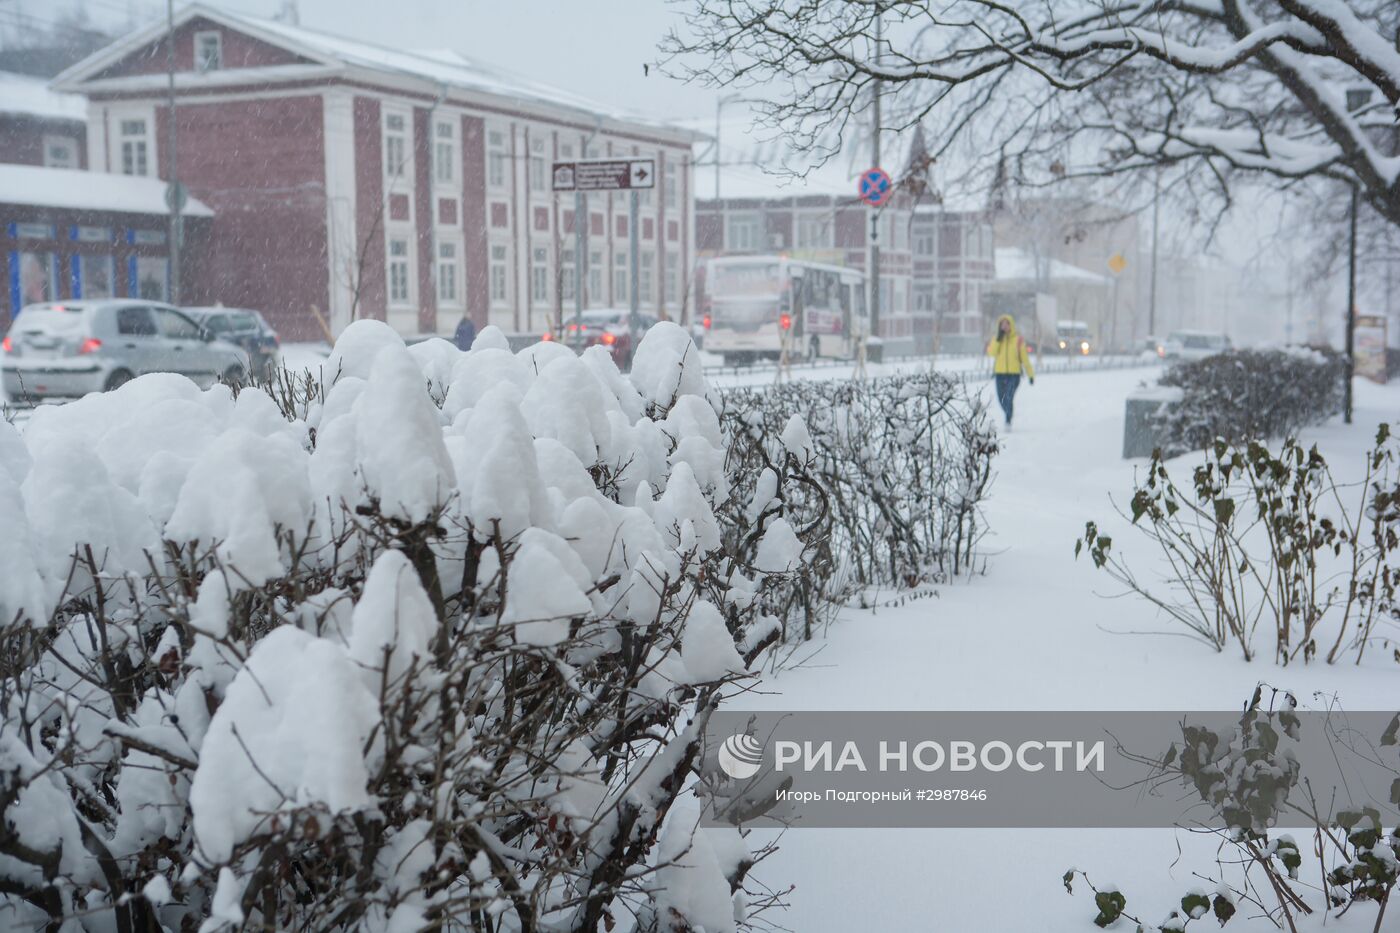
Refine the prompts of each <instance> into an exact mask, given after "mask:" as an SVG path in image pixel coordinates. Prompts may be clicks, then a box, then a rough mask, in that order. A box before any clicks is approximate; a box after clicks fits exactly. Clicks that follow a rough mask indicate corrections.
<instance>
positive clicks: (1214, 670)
mask: <svg viewBox="0 0 1400 933" xmlns="http://www.w3.org/2000/svg"><path fill="white" fill-rule="evenodd" d="M1155 378H1156V373H1155V371H1154V370H1152V369H1149V368H1143V369H1137V370H1128V371H1119V372H1085V373H1081V374H1079V375H1076V376H1075V377H1074V378H1057V377H1049V376H1048V377H1047V378H1045V379H1042V380H1037V383H1036V385H1035V386H1034V387H1033V388H1023V389H1022V391H1021V392H1020V394H1019V395H1018V396H1017V400H1016V401H1017V418H1016V422H1017V423H1016V429H1015V432H1014V433H1012V434H1010V435H1009V436H1008V437H1006V439H1005V450H1004V452H1003V453H1002V455H1001V456H1000V458H999V460H998V477H997V479H996V483H995V486H994V488H993V491H992V496H991V500H990V502H989V503H988V508H987V518H988V521H989V522H990V525H991V528H992V529H993V534H992V537H991V538H990V539H989V540H988V541H987V542H986V550H987V551H989V552H990V553H991V554H992V556H991V559H990V562H989V564H988V567H987V572H986V574H985V576H982V577H979V578H977V579H975V580H973V581H971V582H964V583H958V584H955V585H952V586H948V587H945V588H943V589H942V590H941V592H940V594H939V597H938V598H937V599H927V600H922V601H918V602H914V603H911V604H906V605H905V606H903V607H901V608H898V609H884V610H878V611H873V612H863V611H848V612H846V613H845V614H844V616H843V618H842V619H841V620H840V621H839V622H838V623H837V624H836V625H835V626H833V628H832V629H831V631H830V632H829V635H828V638H827V639H826V641H825V644H824V645H822V646H820V648H819V649H818V650H817V652H816V654H815V655H814V656H813V657H812V658H811V659H810V661H809V663H807V664H806V666H804V667H802V668H799V669H792V670H787V671H783V672H781V673H779V674H778V675H776V676H774V677H772V678H770V679H769V680H767V681H766V682H765V684H763V685H762V687H761V688H760V689H761V690H762V691H764V692H763V693H760V694H752V695H749V696H747V697H745V698H743V699H741V700H738V701H736V703H735V704H732V705H731V708H734V707H747V708H757V709H772V710H843V709H846V710H1035V709H1044V710H1077V709H1078V710H1084V709H1144V710H1154V709H1172V710H1175V709H1180V710H1190V709H1199V710H1205V709H1235V708H1238V706H1239V704H1240V703H1242V702H1243V701H1244V700H1247V699H1248V697H1249V694H1250V693H1251V692H1252V690H1253V688H1254V686H1255V684H1256V683H1258V682H1259V681H1261V680H1263V681H1267V682H1269V683H1271V684H1274V685H1276V686H1280V687H1284V688H1288V689H1291V690H1293V691H1294V692H1295V693H1296V695H1298V696H1299V698H1300V699H1302V700H1304V702H1305V703H1306V702H1308V701H1309V700H1310V699H1311V697H1312V696H1313V692H1314V691H1322V692H1325V693H1329V694H1330V693H1336V694H1337V695H1339V696H1340V698H1341V699H1342V701H1343V702H1344V704H1345V705H1346V706H1347V707H1348V708H1350V709H1358V710H1359V709H1388V708H1393V707H1394V705H1395V702H1396V699H1397V697H1400V691H1397V689H1396V687H1397V685H1400V669H1397V667H1396V665H1395V664H1394V662H1393V661H1391V660H1390V658H1389V652H1374V653H1373V657H1372V659H1370V660H1368V663H1367V665H1366V666H1365V667H1363V668H1361V669H1357V668H1355V667H1353V666H1351V665H1350V664H1346V665H1337V666H1335V667H1328V666H1327V665H1325V664H1319V663H1314V664H1312V665H1310V666H1307V667H1303V666H1294V667H1291V668H1288V669H1286V670H1285V669H1281V668H1278V667H1275V666H1274V665H1273V664H1272V663H1271V662H1270V661H1268V660H1265V661H1256V662H1254V663H1252V664H1249V663H1245V662H1243V661H1241V660H1238V658H1237V657H1236V656H1235V655H1233V654H1228V653H1227V654H1225V655H1217V654H1214V653H1213V652H1212V651H1211V650H1210V649H1209V648H1208V647H1206V646H1204V645H1202V644H1200V643H1197V642H1194V641H1189V640H1187V639H1184V638H1180V637H1173V636H1167V635H1138V634H1124V633H1126V632H1129V631H1146V630H1156V631H1171V629H1170V628H1169V627H1168V624H1167V623H1166V622H1163V621H1159V620H1158V619H1156V618H1155V616H1154V613H1153V611H1152V609H1151V607H1150V606H1148V605H1146V604H1145V603H1141V602H1139V601H1132V600H1129V599H1107V598H1105V596H1107V595H1109V594H1111V593H1112V592H1113V590H1112V583H1111V581H1109V580H1108V579H1107V577H1105V576H1103V575H1102V574H1101V573H1097V572H1095V571H1094V570H1093V569H1092V566H1091V565H1090V563H1089V562H1088V561H1087V560H1081V561H1078V562H1076V561H1075V560H1074V541H1075V539H1076V537H1077V536H1078V535H1080V534H1082V533H1083V529H1084V522H1085V520H1086V519H1090V518H1093V519H1098V520H1100V521H1101V523H1104V524H1107V525H1109V526H1110V527H1112V528H1115V530H1116V531H1117V532H1118V533H1117V534H1115V546H1119V547H1129V548H1130V547H1132V545H1133V544H1134V542H1133V541H1132V535H1131V534H1130V533H1125V529H1123V528H1121V527H1119V526H1118V524H1117V523H1113V522H1109V519H1111V518H1112V517H1113V513H1112V509H1111V506H1110V503H1109V500H1108V495H1109V494H1110V493H1112V494H1113V495H1114V496H1115V497H1117V498H1118V499H1119V501H1123V500H1125V499H1126V498H1127V495H1128V493H1129V491H1130V489H1131V484H1132V480H1133V472H1134V470H1135V469H1136V468H1139V467H1140V466H1141V464H1142V463H1143V462H1144V461H1124V460H1122V459H1120V453H1121V444H1122V419H1123V400H1124V397H1125V396H1126V395H1127V394H1128V393H1129V392H1130V391H1131V390H1132V389H1133V388H1134V387H1135V386H1136V385H1137V384H1138V383H1139V382H1141V381H1143V380H1155ZM1382 420H1389V421H1392V422H1394V421H1397V420H1400V386H1392V387H1388V388H1379V387H1376V386H1373V385H1371V384H1369V383H1366V382H1365V381H1364V380H1358V381H1357V410H1356V420H1355V424H1354V425H1353V426H1351V427H1350V428H1348V427H1345V426H1343V425H1342V424H1341V423H1340V419H1337V420H1336V421H1334V423H1332V424H1329V425H1327V426H1324V427H1322V428H1319V429H1316V430H1313V431H1310V432H1308V437H1309V439H1310V440H1316V441H1317V442H1318V443H1319V444H1320V446H1321V447H1322V449H1323V450H1324V452H1325V453H1326V454H1327V455H1328V457H1329V462H1331V463H1332V464H1333V467H1334V470H1337V471H1338V472H1340V473H1342V474H1343V475H1349V474H1350V473H1351V472H1353V471H1354V470H1355V468H1356V463H1357V461H1358V460H1359V454H1360V451H1361V450H1363V449H1364V448H1365V447H1366V445H1367V443H1368V441H1369V440H1370V439H1371V437H1372V436H1373V435H1374V432H1375V427H1376V424H1377V423H1378V422H1380V421H1382ZM1182 472H1183V473H1184V470H1183V471H1182ZM1300 842H1301V840H1300ZM1178 843H1180V844H1181V845H1182V847H1183V848H1184V849H1185V851H1186V853H1187V855H1186V857H1182V858H1181V859H1180V860H1178ZM1213 853H1214V846H1213V845H1212V844H1210V840H1207V839H1205V838H1202V837H1197V836H1191V835H1190V834H1187V833H1177V832H1172V831H1167V830H1151V831H1142V830H1132V831H1123V830H913V829H908V830H899V831H889V830H859V829H840V830H832V829H795V830H792V831H790V832H789V833H788V834H787V835H786V836H785V837H784V838H783V839H782V842H781V849H780V851H779V852H778V854H777V855H776V856H774V857H773V858H772V859H771V860H769V861H768V862H765V863H764V864H763V865H762V866H761V871H760V877H761V878H762V879H763V880H765V881H766V882H768V883H769V884H771V885H772V886H774V887H777V888H781V887H785V886H786V885H788V884H796V886H797V888H796V890H795V891H794V892H793V894H792V895H791V898H790V900H791V905H792V906H791V909H790V910H789V911H788V912H787V914H786V915H785V916H784V917H782V918H780V919H779V918H775V919H776V920H777V922H778V923H780V924H781V925H782V926H784V927H786V928H788V929H791V930H796V931H800V933H835V931H844V930H852V929H864V930H890V931H895V930H915V929H936V930H940V931H942V930H947V931H958V933H961V931H977V933H997V931H1008V933H1009V931H1017V933H1020V931H1026V930H1056V931H1060V930H1092V929H1094V927H1093V925H1092V923H1091V922H1090V920H1091V918H1092V916H1093V914H1094V908H1093V907H1092V901H1091V898H1090V897H1089V896H1087V895H1085V894H1083V893H1080V894H1078V895H1077V896H1075V897H1073V898H1071V897H1069V896H1068V895H1067V894H1066V893H1065V890H1064V887H1063V885H1062V884H1061V882H1060V876H1061V875H1062V874H1063V873H1064V871H1065V870H1066V869H1067V868H1069V867H1070V866H1071V865H1073V866H1076V867H1079V868H1082V869H1084V870H1085V871H1087V872H1089V875H1090V877H1091V878H1093V879H1094V880H1095V882H1096V883H1098V882H1104V881H1112V882H1115V883H1116V884H1118V885H1120V886H1121V887H1122V890H1123V891H1124V893H1125V894H1127V896H1128V900H1129V910H1130V911H1133V912H1136V911H1137V910H1140V911H1141V916H1142V917H1143V919H1146V920H1149V921H1153V922H1160V921H1161V919H1163V918H1165V917H1166V915H1167V913H1168V911H1169V910H1170V909H1171V908H1172V907H1175V906H1177V903H1175V902H1174V900H1173V899H1174V898H1175V899H1179V898H1180V896H1181V894H1182V893H1183V892H1184V891H1185V890H1186V889H1187V888H1188V887H1190V886H1191V885H1192V884H1193V882H1194V881H1195V879H1193V878H1192V877H1191V872H1192V871H1194V870H1199V871H1202V872H1205V871H1208V870H1210V869H1212V868H1214V864H1213V858H1212V856H1213ZM1009 872H1014V873H1015V874H1016V875H1017V876H1018V879H1017V880H1015V881H1011V880H1010V879H1009V878H1008V873H1009ZM1013 888H1014V889H1015V896H1014V897H1008V896H1007V893H1008V891H1009V890H1011V889H1013ZM931 918H937V919H936V920H933V919H931ZM1374 922H1375V911H1374V909H1373V908H1369V907H1365V908H1358V909H1357V910H1354V911H1352V913H1351V915H1349V916H1348V917H1346V918H1344V922H1343V923H1342V924H1337V923H1336V922H1335V921H1333V922H1332V923H1331V924H1330V925H1329V926H1328V929H1334V930H1336V929H1341V930H1353V929H1355V930H1361V929H1365V930H1370V929H1371V926H1372V924H1373V923H1374ZM1123 925H1124V927H1125V928H1127V929H1131V925H1129V924H1127V923H1126V921H1124V923H1123ZM1214 926H1215V924H1214V921H1211V920H1207V921H1202V926H1201V927H1200V929H1201V930H1203V931H1204V930H1205V929H1207V928H1214ZM1309 928H1310V929H1311V928H1312V927H1309ZM1317 928H1319V929H1320V927H1317ZM1193 929H1194V927H1193ZM1228 929H1232V930H1233V929H1273V927H1272V925H1271V924H1269V923H1268V921H1265V920H1260V919H1256V920H1254V921H1253V923H1249V922H1248V921H1247V917H1246V912H1245V911H1244V910H1242V911H1241V915H1240V916H1239V917H1237V918H1236V919H1235V920H1234V921H1232V923H1231V925H1230V927H1229V928H1228ZM1386 929H1391V930H1400V915H1395V916H1387V918H1386Z"/></svg>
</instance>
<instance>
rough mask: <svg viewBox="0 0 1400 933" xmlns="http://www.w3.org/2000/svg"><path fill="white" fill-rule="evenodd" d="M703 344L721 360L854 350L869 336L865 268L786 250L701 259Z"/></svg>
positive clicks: (849, 352)
mask: <svg viewBox="0 0 1400 933" xmlns="http://www.w3.org/2000/svg"><path fill="white" fill-rule="evenodd" d="M702 313H703V317H702V319H701V320H702V323H703V324H704V328H705V337H704V348H705V350H707V351H709V352H711V353H719V354H722V355H723V356H724V361H725V363H726V364H733V363H738V362H750V361H753V360H755V359H773V360H776V359H778V358H779V357H780V356H781V354H782V351H783V345H784V343H785V342H786V345H787V352H788V359H790V360H799V359H816V358H817V357H822V356H824V357H838V358H845V359H850V358H853V357H854V356H855V354H856V347H857V341H858V339H860V338H864V337H867V336H869V333H870V315H869V313H868V312H867V311H866V307H865V275H864V273H862V272H859V271H857V270H855V269H847V268H845V267H843V266H831V265H825V264H823V263H818V262H805V261H803V260H799V259H789V258H787V257H786V256H734V257H726V258H722V259H711V260H709V261H708V262H707V263H706V264H705V283H704V298H703V304H702Z"/></svg>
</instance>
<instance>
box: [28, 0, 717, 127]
mask: <svg viewBox="0 0 1400 933" xmlns="http://www.w3.org/2000/svg"><path fill="white" fill-rule="evenodd" d="M196 18H198V19H205V20H209V21H212V22H215V23H218V24H220V25H223V26H225V27H227V28H228V29H232V30H235V31H237V32H241V33H243V34H245V35H248V36H251V37H253V38H255V39H258V40H260V41H262V42H266V43H268V44H270V45H275V46H277V47H279V48H282V49H285V50H287V51H289V52H292V53H293V54H295V55H297V56H300V57H301V58H303V59H305V60H306V61H307V62H309V63H310V64H301V65H275V66H267V67H260V68H228V69H219V70H215V71H210V72H206V73H203V74H193V73H180V74H178V75H177V76H176V81H177V83H179V84H189V85H199V86H218V85H220V84H223V83H244V82H247V81H249V80H253V79H268V80H276V79H294V78H298V77H308V76H313V74H314V76H318V77H323V76H326V75H327V74H334V75H340V76H344V77H354V76H355V72H357V71H361V72H373V73H375V74H376V75H378V76H381V77H383V78H387V79H390V80H393V79H397V80H400V81H403V80H407V81H409V82H410V83H411V84H412V85H414V86H415V89H416V90H419V91H425V92H428V93H441V92H444V91H458V92H464V93H467V94H471V93H476V94H485V95H491V96H493V97H500V98H505V99H508V100H511V101H513V102H516V103H517V104H520V105H524V106H526V107H531V106H533V107H538V108H546V109H548V110H553V111H559V110H562V111H565V112H567V113H569V114H571V115H573V116H574V117H583V118H585V119H587V120H588V121H589V122H596V121H599V120H611V121H616V122H620V123H625V124H630V125H632V126H635V127H640V128H645V129H648V130H653V131H657V130H661V131H666V132H668V133H669V134H671V135H675V136H676V137H677V141H678V142H681V143H685V142H688V141H690V140H692V139H694V138H695V134H694V133H692V132H690V131H689V130H686V129H684V128H682V127H681V126H680V125H679V124H677V123H673V122H668V121H661V120H656V119H653V118H650V117H646V116H644V115H641V114H638V113H635V112H633V111H628V110H625V109H623V108H619V107H615V106H610V105H606V104H602V103H599V102H596V101H592V100H589V99H587V98H585V97H582V96H579V95H577V94H575V93H573V92H572V91H566V90H561V89H559V88H555V87H551V86H549V85H547V84H543V83H541V82H538V81H535V80H533V79H531V78H528V77H525V76H523V75H518V74H515V73H512V72H510V71H507V70H506V69H504V68H500V67H497V66H495V65H490V64H487V63H485V62H482V61H478V60H476V59H470V58H467V57H466V56H464V55H462V54H461V53H459V52H456V51H453V50H451V49H431V50H405V49H392V48H388V47H386V46H381V45H376V44H374V43H372V42H366V41H363V40H360V39H350V38H345V37H343V36H336V35H332V34H330V33H325V32H320V31H317V30H315V29H309V28H307V27H305V26H295V25H291V24H289V23H283V22H278V21H277V20H272V19H263V18H261V17H257V16H248V15H245V14H241V13H235V12H231V11H229V10H226V9H218V8H214V7H211V6H205V5H203V4H199V3H195V4H191V5H189V6H186V7H184V8H183V9H182V10H180V11H179V12H178V13H177V14H176V16H175V26H176V28H177V29H178V28H179V27H180V26H181V25H183V24H184V23H186V22H189V21H190V20H192V19H196ZM166 31H167V30H166V26H165V24H164V21H162V22H160V23H156V24H153V25H152V26H150V27H147V28H146V29H143V30H140V31H137V32H134V33H132V34H130V35H128V36H126V37H124V38H122V39H119V40H117V41H116V42H115V43H113V44H112V45H110V46H108V47H107V48H105V49H102V50H101V51H99V52H96V53H95V54H93V55H91V56H89V57H88V58H86V59H84V60H83V61H81V62H79V63H78V64H76V65H74V66H73V67H71V68H69V69H68V70H67V71H65V72H63V74H61V75H59V76H58V78H56V79H55V82H56V83H57V84H58V85H60V86H63V87H80V86H84V85H90V86H92V87H93V88H94V89H96V88H99V87H101V88H103V89H108V88H110V89H114V90H115V89H120V88H123V87H127V86H130V87H137V86H141V87H144V86H146V85H147V84H151V83H152V82H154V81H156V80H157V79H158V80H159V82H164V81H165V80H166V79H165V76H164V73H162V74H160V75H155V76H151V75H136V76H128V77H122V78H99V77H98V76H99V75H100V74H101V73H102V71H103V70H104V69H106V68H109V67H111V66H112V65H114V64H116V63H117V62H119V61H121V60H122V59H123V58H125V57H126V56H128V55H131V54H133V53H135V52H137V51H139V50H141V49H143V48H145V47H147V46H149V45H150V44H151V43H153V42H158V41H160V40H161V39H162V37H163V36H164V35H165V33H166ZM161 86H163V84H162V85H161Z"/></svg>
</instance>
